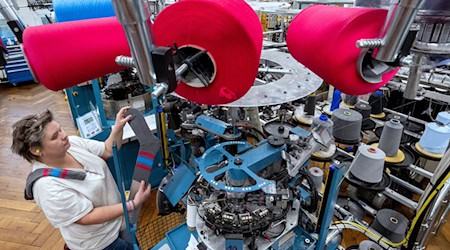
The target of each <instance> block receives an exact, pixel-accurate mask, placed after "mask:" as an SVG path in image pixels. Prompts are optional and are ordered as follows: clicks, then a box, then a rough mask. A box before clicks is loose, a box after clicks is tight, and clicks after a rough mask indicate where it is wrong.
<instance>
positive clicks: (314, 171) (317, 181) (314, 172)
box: [308, 167, 323, 191]
mask: <svg viewBox="0 0 450 250" xmlns="http://www.w3.org/2000/svg"><path fill="white" fill-rule="evenodd" d="M308 171H309V174H310V175H311V177H312V180H313V182H314V186H316V189H317V190H319V191H320V189H322V181H323V171H322V169H320V168H318V167H312V168H310V169H309V170H308Z"/></svg>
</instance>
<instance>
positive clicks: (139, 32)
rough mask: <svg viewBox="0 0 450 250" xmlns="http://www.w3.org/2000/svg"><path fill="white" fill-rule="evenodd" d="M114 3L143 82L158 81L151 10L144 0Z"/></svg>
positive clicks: (150, 83)
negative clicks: (152, 52) (152, 54)
mask: <svg viewBox="0 0 450 250" xmlns="http://www.w3.org/2000/svg"><path fill="white" fill-rule="evenodd" d="M112 4H113V6H114V10H115V12H116V15H117V18H118V19H119V22H120V23H121V24H122V26H123V28H124V31H125V34H126V37H127V40H128V44H129V45H130V49H131V55H132V57H133V59H134V62H135V66H136V68H137V71H138V74H139V79H140V81H141V83H142V84H145V85H148V86H150V85H152V84H154V83H156V75H155V70H154V68H153V61H152V57H151V51H152V50H153V49H154V48H155V45H154V38H153V32H152V23H151V21H150V10H149V6H148V4H147V2H146V1H144V0H113V1H112Z"/></svg>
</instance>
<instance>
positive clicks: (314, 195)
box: [295, 170, 319, 213]
mask: <svg viewBox="0 0 450 250" xmlns="http://www.w3.org/2000/svg"><path fill="white" fill-rule="evenodd" d="M299 174H300V175H301V176H300V177H299V178H298V179H297V181H296V182H295V184H296V185H301V183H302V182H303V180H306V181H307V182H308V185H309V189H310V192H311V201H310V202H309V205H307V206H305V207H304V209H305V210H306V211H308V212H310V213H313V212H314V211H316V210H317V207H318V204H317V203H318V200H319V198H318V196H319V195H318V193H317V189H316V186H315V185H314V181H313V180H312V178H311V176H310V175H309V173H307V172H305V171H304V170H300V172H299Z"/></svg>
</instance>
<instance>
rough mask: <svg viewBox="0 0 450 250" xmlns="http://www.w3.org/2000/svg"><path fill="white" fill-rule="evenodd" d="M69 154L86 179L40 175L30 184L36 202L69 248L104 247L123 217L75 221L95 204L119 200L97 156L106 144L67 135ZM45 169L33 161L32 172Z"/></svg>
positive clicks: (104, 164)
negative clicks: (93, 221) (93, 223)
mask: <svg viewBox="0 0 450 250" xmlns="http://www.w3.org/2000/svg"><path fill="white" fill-rule="evenodd" d="M69 143H70V147H69V149H68V153H69V154H71V155H72V156H73V157H74V158H75V159H76V160H77V161H78V162H79V163H80V164H81V165H83V167H84V170H82V169H70V170H75V171H84V172H85V173H86V179H84V180H73V179H72V180H71V179H62V178H58V177H43V178H40V179H39V180H37V181H36V182H35V184H34V186H33V195H34V199H35V201H36V204H37V205H38V206H39V207H40V208H41V209H42V211H43V212H44V214H45V216H46V217H47V219H48V220H49V221H50V223H51V224H52V225H53V226H54V227H56V228H59V229H60V231H61V235H62V236H63V238H64V240H65V242H66V244H67V246H68V247H69V248H70V249H73V250H77V249H103V248H105V247H107V246H108V245H110V244H111V243H112V242H113V241H114V240H115V239H117V237H118V236H119V231H120V228H121V224H122V217H118V218H116V219H114V220H110V221H107V222H105V223H102V224H95V225H79V224H75V222H76V221H78V220H79V219H81V218H82V217H84V216H85V215H86V214H88V213H89V212H91V211H92V209H93V208H95V207H101V206H107V205H113V204H117V203H120V194H119V190H118V188H117V185H116V183H115V181H114V178H113V177H112V175H111V173H110V171H109V169H108V166H107V164H106V162H105V161H104V160H103V159H102V158H100V156H102V155H103V152H104V150H105V143H104V142H99V141H94V140H88V139H83V138H80V137H76V136H69ZM39 168H48V166H47V165H45V164H43V163H41V162H37V161H36V162H34V163H33V171H34V170H36V169H39Z"/></svg>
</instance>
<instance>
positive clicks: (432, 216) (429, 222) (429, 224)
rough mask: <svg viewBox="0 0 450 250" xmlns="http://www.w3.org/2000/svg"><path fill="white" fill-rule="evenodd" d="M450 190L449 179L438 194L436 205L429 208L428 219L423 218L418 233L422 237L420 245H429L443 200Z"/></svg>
mask: <svg viewBox="0 0 450 250" xmlns="http://www.w3.org/2000/svg"><path fill="white" fill-rule="evenodd" d="M449 190H450V180H447V181H446V183H445V185H444V187H442V189H441V191H440V192H439V195H438V196H437V198H436V200H435V202H434V205H433V207H432V208H431V209H429V212H428V213H427V216H426V217H425V218H426V219H424V220H423V222H422V225H421V230H420V232H419V234H418V235H420V236H421V239H420V240H419V241H418V242H419V247H425V246H426V245H427V242H428V239H429V237H430V234H431V232H432V231H433V229H434V227H433V225H434V223H435V221H436V218H437V216H436V215H437V212H438V210H439V209H440V208H441V206H442V201H443V200H444V198H446V197H447V194H448V192H449Z"/></svg>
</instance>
